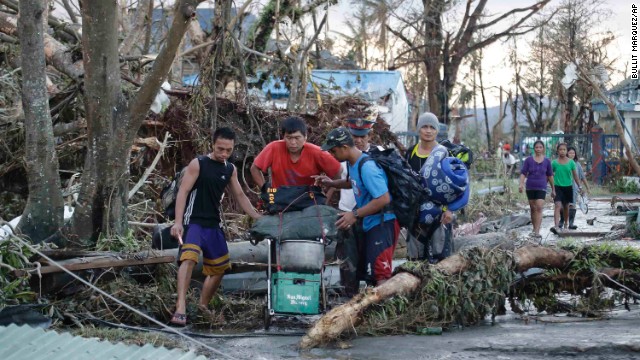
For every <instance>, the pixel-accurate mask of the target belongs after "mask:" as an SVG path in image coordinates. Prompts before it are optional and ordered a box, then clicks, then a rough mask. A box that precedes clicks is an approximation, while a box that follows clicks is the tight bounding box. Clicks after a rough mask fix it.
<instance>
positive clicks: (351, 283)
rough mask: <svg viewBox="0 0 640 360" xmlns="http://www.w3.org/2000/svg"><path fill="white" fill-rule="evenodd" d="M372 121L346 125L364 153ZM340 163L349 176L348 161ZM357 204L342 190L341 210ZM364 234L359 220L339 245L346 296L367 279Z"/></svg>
mask: <svg viewBox="0 0 640 360" xmlns="http://www.w3.org/2000/svg"><path fill="white" fill-rule="evenodd" d="M376 115H377V114H376ZM373 124H375V121H373V120H369V119H348V120H347V128H348V129H349V132H350V133H351V136H352V138H353V143H354V145H355V146H356V147H357V148H358V149H359V150H361V151H363V152H367V151H369V149H370V148H371V144H370V143H369V140H370V139H371V130H372V129H373ZM340 166H341V169H342V170H341V171H342V172H341V174H340V177H341V178H342V179H346V178H347V176H348V174H347V163H346V161H345V162H342V163H340ZM355 206H356V197H355V196H354V194H353V190H352V189H341V190H340V202H339V203H338V209H340V210H341V211H345V212H350V211H352V210H353V208H355ZM361 233H362V224H361V223H359V224H358V225H357V226H355V228H354V229H353V230H347V231H344V233H343V234H342V235H343V236H342V237H341V241H340V242H339V243H338V244H337V246H336V257H337V258H338V259H341V260H342V264H341V265H340V279H341V283H342V286H344V289H345V294H346V295H347V296H353V295H355V294H357V293H358V287H359V284H360V280H365V279H364V275H365V274H366V269H365V266H364V265H365V264H364V261H359V259H365V256H364V255H365V254H364V251H365V249H366V248H365V246H364V244H363V243H362V240H363V237H362V236H361V235H362V234H361Z"/></svg>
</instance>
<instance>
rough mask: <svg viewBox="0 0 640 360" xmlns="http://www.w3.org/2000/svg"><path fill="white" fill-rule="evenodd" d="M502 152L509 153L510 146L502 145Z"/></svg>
mask: <svg viewBox="0 0 640 360" xmlns="http://www.w3.org/2000/svg"><path fill="white" fill-rule="evenodd" d="M502 150H504V151H511V145H509V144H508V143H507V144H504V145H503V146H502Z"/></svg>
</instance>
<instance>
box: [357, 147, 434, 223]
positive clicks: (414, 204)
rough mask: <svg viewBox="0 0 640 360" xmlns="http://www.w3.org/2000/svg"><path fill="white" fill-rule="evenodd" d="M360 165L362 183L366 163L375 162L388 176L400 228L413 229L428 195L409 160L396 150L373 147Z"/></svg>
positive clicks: (391, 205)
mask: <svg viewBox="0 0 640 360" xmlns="http://www.w3.org/2000/svg"><path fill="white" fill-rule="evenodd" d="M368 154H369V156H368V157H365V158H364V159H362V160H361V161H360V163H359V164H358V173H359V175H360V182H362V165H364V163H365V162H367V161H369V160H372V161H375V162H376V164H378V166H380V168H382V170H384V173H385V174H386V175H387V180H388V183H389V194H391V203H390V204H389V205H390V207H391V209H392V210H393V212H394V214H395V215H396V218H397V219H398V222H399V223H400V226H402V227H405V228H407V229H411V228H412V227H413V224H414V222H415V220H416V218H417V213H418V209H419V208H420V205H421V204H422V203H423V202H424V201H425V199H426V196H427V193H426V190H425V189H424V187H422V185H421V183H420V175H418V174H417V173H416V172H414V171H413V169H411V166H409V163H408V162H407V160H405V159H404V158H403V157H402V156H401V155H400V153H398V151H397V150H395V149H384V148H382V147H372V148H371V150H369V152H368Z"/></svg>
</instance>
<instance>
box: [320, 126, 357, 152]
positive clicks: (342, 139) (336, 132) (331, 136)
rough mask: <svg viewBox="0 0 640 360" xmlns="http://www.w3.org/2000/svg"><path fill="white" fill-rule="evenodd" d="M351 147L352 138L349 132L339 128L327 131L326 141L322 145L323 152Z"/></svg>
mask: <svg viewBox="0 0 640 360" xmlns="http://www.w3.org/2000/svg"><path fill="white" fill-rule="evenodd" d="M343 145H348V146H353V138H352V137H351V134H349V130H347V129H346V128H344V127H339V128H336V129H333V130H331V131H329V133H328V134H327V139H326V140H325V142H324V144H322V150H323V151H329V150H331V149H333V148H334V147H336V146H343Z"/></svg>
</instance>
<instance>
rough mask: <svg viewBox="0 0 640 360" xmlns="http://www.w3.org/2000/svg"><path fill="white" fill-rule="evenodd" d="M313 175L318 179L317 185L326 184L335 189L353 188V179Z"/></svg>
mask: <svg viewBox="0 0 640 360" xmlns="http://www.w3.org/2000/svg"><path fill="white" fill-rule="evenodd" d="M338 176H339V175H338ZM311 177H312V178H314V179H315V180H316V182H315V185H316V186H326V187H329V188H335V189H351V181H349V180H348V179H330V178H329V177H328V176H326V175H314V176H311Z"/></svg>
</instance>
